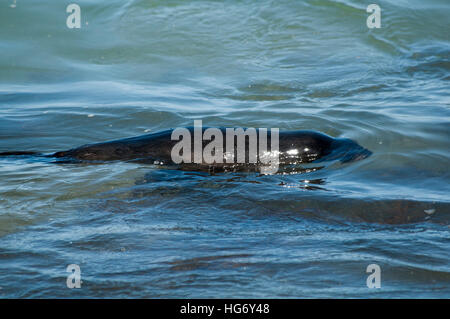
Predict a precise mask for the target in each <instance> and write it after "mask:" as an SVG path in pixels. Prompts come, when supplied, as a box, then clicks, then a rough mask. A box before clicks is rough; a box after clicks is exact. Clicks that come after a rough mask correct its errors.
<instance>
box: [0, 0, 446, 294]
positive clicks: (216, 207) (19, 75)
mask: <svg viewBox="0 0 450 319" xmlns="http://www.w3.org/2000/svg"><path fill="white" fill-rule="evenodd" d="M76 3H78V4H79V5H80V7H81V16H82V27H81V29H68V28H67V26H66V18H67V16H68V14H67V13H66V6H67V5H68V3H65V2H56V1H47V0H46V1H39V3H37V2H35V1H31V0H28V1H26V0H17V1H16V2H15V6H14V5H13V6H11V5H12V4H14V2H13V1H12V0H4V1H2V2H1V3H0V52H1V53H0V106H1V107H0V151H12V150H27V151H31V150H34V151H42V152H53V151H59V150H65V149H68V148H71V147H75V146H79V145H81V144H85V143H93V142H101V141H105V140H110V139H118V138H124V137H130V136H137V135H141V134H148V133H151V132H157V131H159V130H163V129H168V128H175V127H180V126H190V125H192V124H193V121H194V119H202V120H203V123H204V125H207V126H225V127H227V126H228V127H235V126H242V127H267V128H273V127H278V128H280V130H298V129H311V130H317V131H321V132H324V133H326V134H329V135H331V136H334V137H345V138H351V139H353V140H355V141H357V142H358V143H359V144H360V145H362V146H364V147H365V148H368V149H370V150H371V151H372V152H373V155H372V156H371V157H369V158H367V159H365V160H362V161H358V162H354V163H346V164H340V163H333V164H332V165H329V166H327V167H326V168H324V169H322V170H318V171H312V172H305V173H302V174H290V175H281V174H279V175H270V176H259V175H258V174H237V173H236V174H232V173H228V174H217V175H214V176H211V175H208V174H204V173H198V172H197V173H196V172H185V171H177V170H166V169H162V168H159V167H155V166H152V165H138V164H131V163H109V164H104V165H55V164H51V163H48V161H43V160H42V159H38V158H29V157H23V158H0V181H1V182H0V287H1V288H0V297H3V298H7V297H20V298H22V297H26V298H42V297H69V298H71V297H100V298H101V297H141V298H142V297H143V298H153V297H189V298H191V297H195V298H201V297H244V298H250V297H251V298H268V297H275V298H279V297H287V298H299V297H320V298H322V297H327V298H328V297H363V298H372V297H375V298H378V297H387V298H400V297H409V298H417V297H425V298H429V297H437V298H448V297H449V296H450V258H449V257H450V253H449V251H450V236H449V235H450V229H449V225H450V198H449V195H448V194H450V184H449V180H450V174H449V169H448V168H449V163H450V161H449V159H450V152H449V146H450V143H449V141H450V125H449V124H450V108H449V105H450V99H449V80H450V72H449V71H450V58H449V53H450V42H449V32H448V30H449V22H448V21H449V20H448V16H449V14H450V5H449V4H448V1H446V0H432V1H426V2H424V1H418V0H415V1H378V2H377V3H378V4H379V5H380V7H381V8H382V28H381V29H368V28H367V26H366V18H367V16H368V13H366V6H367V5H368V4H369V3H363V2H360V1H350V0H342V1H326V0H310V1H294V0H281V1H270V0H261V1H239V0H232V1H224V2H221V1H190V2H186V1H159V0H152V1H143V0H135V1H119V0H111V1H102V2H96V3H92V2H91V1H77V2H76ZM372 263H376V264H378V265H379V266H380V267H381V270H382V276H381V280H382V287H381V288H380V289H369V288H367V286H366V278H367V276H368V274H367V273H366V267H367V266H368V265H369V264H372ZM69 264H78V265H79V266H80V267H81V271H82V280H83V283H82V288H81V289H68V288H67V287H66V276H67V275H68V273H66V267H67V265H69Z"/></svg>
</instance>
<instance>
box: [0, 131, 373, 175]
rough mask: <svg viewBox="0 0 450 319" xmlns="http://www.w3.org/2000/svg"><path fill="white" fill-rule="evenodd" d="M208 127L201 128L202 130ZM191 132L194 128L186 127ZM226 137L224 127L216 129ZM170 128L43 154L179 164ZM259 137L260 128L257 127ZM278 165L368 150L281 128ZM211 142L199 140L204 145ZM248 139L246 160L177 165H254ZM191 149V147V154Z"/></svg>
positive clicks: (68, 159)
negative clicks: (173, 153)
mask: <svg viewBox="0 0 450 319" xmlns="http://www.w3.org/2000/svg"><path fill="white" fill-rule="evenodd" d="M206 129H207V128H203V130H202V134H203V132H204V131H205V130H206ZM187 130H189V132H191V133H192V136H193V135H194V128H193V127H190V128H187ZM219 130H220V131H221V132H222V133H223V135H224V136H225V134H226V132H225V130H226V129H225V128H220V129H219ZM172 133H173V130H166V131H162V132H158V133H153V134H147V135H142V136H138V137H132V138H125V139H120V140H114V141H109V142H104V143H95V144H87V145H83V146H80V147H77V148H73V149H69V150H67V151H61V152H56V153H53V154H48V155H42V156H45V157H48V158H56V159H57V160H56V162H57V163H79V162H97V163H98V162H108V161H138V162H145V163H151V164H153V163H158V164H160V163H161V164H164V165H178V164H177V163H174V162H173V160H172V157H173V156H172V150H173V147H174V146H175V145H176V144H177V143H178V142H179V141H178V140H172ZM256 134H257V136H258V137H259V135H260V134H261V132H260V130H258V129H257V130H256ZM278 141H279V142H278V158H279V166H283V165H296V164H303V163H311V162H322V161H327V160H335V159H336V160H340V161H341V162H349V161H354V160H360V159H363V158H366V157H368V156H369V155H370V154H371V152H370V151H369V150H367V149H365V148H363V147H361V146H360V145H358V144H357V143H356V142H354V141H352V140H350V139H345V138H333V137H331V136H328V135H326V134H323V133H319V132H314V131H284V132H279V139H278ZM208 143H210V141H209V140H202V146H203V148H204V147H205V146H206V145H207V144H208ZM249 146H250V145H249V138H245V152H246V156H245V159H246V162H245V163H240V164H237V163H227V162H226V161H223V163H216V162H215V163H205V162H200V163H194V161H192V162H191V163H192V164H188V165H186V163H184V164H182V165H179V166H180V167H181V168H187V169H190V170H191V169H192V170H196V169H198V170H203V169H205V168H208V169H211V168H213V169H218V170H221V169H223V170H228V169H231V170H242V169H245V170H247V169H248V168H250V167H253V168H254V167H257V166H258V165H259V164H260V161H259V160H258V162H256V163H249V162H248V159H249V149H251V148H250V147H249ZM236 148H237V143H234V154H236V152H237V149H236ZM225 149H226V141H225V138H224V139H223V150H225ZM267 150H271V132H270V131H268V132H267ZM193 151H194V149H193V148H192V154H193ZM7 155H37V154H36V153H33V152H4V153H0V156H7Z"/></svg>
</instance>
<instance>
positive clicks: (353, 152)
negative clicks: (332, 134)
mask: <svg viewBox="0 0 450 319" xmlns="http://www.w3.org/2000/svg"><path fill="white" fill-rule="evenodd" d="M336 152H337V153H338V154H340V155H339V157H340V161H341V162H342V163H348V162H354V161H360V160H362V159H365V158H367V157H369V156H370V155H372V152H371V151H369V150H368V149H366V148H364V147H362V146H361V145H359V144H358V143H356V142H354V141H352V140H350V139H340V140H338V146H337V148H336Z"/></svg>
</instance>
